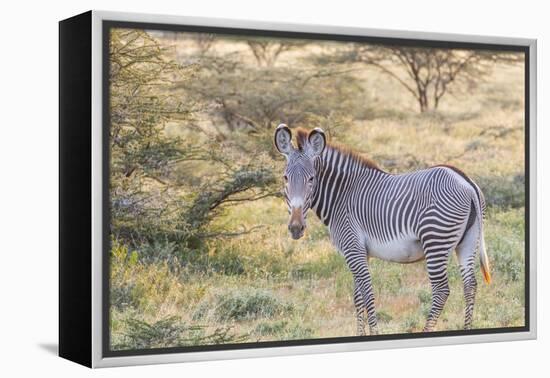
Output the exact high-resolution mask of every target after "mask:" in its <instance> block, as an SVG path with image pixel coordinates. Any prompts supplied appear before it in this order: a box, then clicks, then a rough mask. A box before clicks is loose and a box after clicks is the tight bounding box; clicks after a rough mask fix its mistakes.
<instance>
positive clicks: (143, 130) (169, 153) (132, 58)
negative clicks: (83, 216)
mask: <svg viewBox="0 0 550 378" xmlns="http://www.w3.org/2000/svg"><path fill="white" fill-rule="evenodd" d="M109 58H110V72H109V79H110V87H109V88H110V120H111V127H110V163H111V164H110V199H111V214H112V217H111V220H112V222H111V227H112V231H113V232H114V234H115V235H116V236H117V237H120V238H123V239H124V240H125V241H126V242H128V243H130V244H134V245H139V244H140V243H145V242H150V241H152V240H154V239H156V238H158V237H161V238H162V239H163V240H173V241H178V242H184V243H185V242H187V241H189V240H190V239H192V238H193V239H195V240H196V239H197V238H199V239H200V238H201V236H204V235H207V234H208V233H207V228H208V226H209V223H210V222H211V220H212V219H213V218H214V217H215V216H217V215H219V214H220V209H221V208H222V207H223V206H225V205H226V204H230V203H237V202H241V201H250V200H255V199H259V198H261V196H262V195H264V194H266V192H267V190H268V186H269V185H270V184H271V183H272V182H273V177H272V176H271V175H270V172H269V171H266V170H265V169H264V168H263V167H261V166H260V167H258V166H257V165H254V164H249V163H248V162H247V161H244V160H243V159H236V158H234V157H233V156H231V155H229V153H228V151H226V150H225V148H226V146H224V145H220V144H219V143H216V142H215V141H211V140H208V138H206V141H204V140H203V141H202V142H199V143H197V141H196V140H183V139H182V138H178V137H174V136H167V134H166V132H165V129H166V126H167V125H168V124H169V123H171V124H177V125H180V126H185V129H191V128H192V127H193V120H194V116H195V114H196V112H197V111H198V110H200V109H201V104H200V103H199V101H196V100H195V99H193V98H191V97H189V96H186V95H185V93H183V92H182V91H178V88H181V87H185V86H189V85H191V83H192V82H193V81H194V80H197V77H196V73H197V70H198V66H197V65H196V64H191V65H182V64H178V63H177V62H175V61H174V60H173V59H171V58H170V52H169V51H168V50H167V49H166V48H164V47H162V46H161V45H160V44H159V42H158V41H157V40H156V39H155V38H153V37H151V36H150V35H149V34H147V33H146V32H144V31H141V30H135V29H133V30H123V29H116V30H114V31H112V34H111V39H110V46H109ZM197 161H204V162H206V163H207V165H208V166H209V167H210V168H211V174H209V175H205V177H204V178H202V179H201V180H199V181H198V182H190V180H188V179H185V178H182V177H181V176H180V174H179V173H178V169H184V168H185V165H186V164H192V163H194V162H197ZM220 232H221V231H220Z"/></svg>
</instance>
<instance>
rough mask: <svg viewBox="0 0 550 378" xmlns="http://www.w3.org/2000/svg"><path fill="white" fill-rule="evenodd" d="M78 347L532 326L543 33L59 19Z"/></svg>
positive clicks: (230, 344) (143, 359)
mask: <svg viewBox="0 0 550 378" xmlns="http://www.w3.org/2000/svg"><path fill="white" fill-rule="evenodd" d="M59 27H60V29H59V30H60V33H59V38H60V39H59V43H60V49H59V51H60V55H59V62H60V63H59V73H60V75H59V77H60V82H59V86H60V88H59V89H60V98H59V116H60V121H59V127H60V151H59V158H60V181H59V184H60V193H59V200H60V225H59V226H60V229H59V243H60V247H59V263H60V269H59V303H60V305H59V354H60V356H62V357H64V358H67V359H70V360H73V361H75V362H78V363H80V364H83V365H86V366H90V367H109V366H122V365H137V364H150V363H166V362H183V361H201V360H214V359H230V358H242V357H257V356H280V355H290V354H301V353H321V352H323V353H325V352H342V351H355V350H369V349H381V348H395V347H413V346H428V345H444V344H454V343H477V342H492V341H503V340H521V339H532V338H535V337H536V285H535V283H536V244H535V241H536V237H535V229H536V227H535V222H536V198H537V197H536V191H535V189H536V181H535V180H536V150H535V148H536V107H535V105H536V41H535V40H530V39H519V38H503V37H485V36H468V35H450V34H439V33H418V32H405V31H389V30H374V29H359V28H346V27H335V26H322V25H294V24H272V23H262V22H252V21H236V20H221V19H208V18H188V17H176V16H159V15H145V14H130V13H113V12H98V11H90V12H87V13H84V14H81V15H78V16H75V17H73V18H70V19H67V20H64V21H61V22H60V24H59Z"/></svg>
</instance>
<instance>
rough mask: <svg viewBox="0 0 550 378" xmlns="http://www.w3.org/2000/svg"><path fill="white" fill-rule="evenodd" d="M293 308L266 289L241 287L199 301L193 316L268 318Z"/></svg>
mask: <svg viewBox="0 0 550 378" xmlns="http://www.w3.org/2000/svg"><path fill="white" fill-rule="evenodd" d="M293 310H294V306H293V305H292V304H291V303H286V302H284V301H282V300H280V299H279V298H277V297H276V296H275V295H273V293H271V292H269V291H267V290H262V289H254V288H243V289H240V290H238V289H233V290H229V291H226V292H221V293H217V294H215V295H214V296H213V297H211V298H209V299H207V300H206V301H203V302H201V303H200V304H199V306H198V307H197V309H196V311H195V314H194V318H195V319H202V318H205V317H208V316H213V317H215V318H216V319H217V320H219V321H229V320H234V321H241V320H251V319H258V318H268V319H269V318H273V317H275V316H277V315H282V314H284V313H288V312H291V311H293Z"/></svg>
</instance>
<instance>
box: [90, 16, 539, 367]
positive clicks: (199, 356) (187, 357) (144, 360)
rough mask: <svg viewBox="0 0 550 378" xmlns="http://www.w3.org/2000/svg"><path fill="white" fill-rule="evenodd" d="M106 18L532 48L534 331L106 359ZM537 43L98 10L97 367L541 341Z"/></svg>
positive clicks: (94, 177)
mask: <svg viewBox="0 0 550 378" xmlns="http://www.w3.org/2000/svg"><path fill="white" fill-rule="evenodd" d="M104 20H113V21H128V22H144V23H158V24H181V25H196V26H213V27H226V28H240V29H256V30H273V31H288V32H306V33H322V34H341V35H353V36H369V37H385V38H410V39H423V40H437V41H452V42H465V43H469V42H470V43H488V44H503V45H517V46H526V47H529V62H530V65H529V68H530V70H529V72H530V83H529V84H530V86H529V88H530V93H529V100H530V101H529V105H530V108H529V119H530V125H529V126H530V128H529V136H530V140H529V144H530V151H529V161H530V166H529V178H530V211H529V214H530V217H529V225H530V235H529V245H530V251H529V253H530V260H529V261H530V266H529V278H530V282H529V288H530V312H529V314H530V319H529V324H530V331H529V332H513V333H499V334H484V335H460V336H459V335H457V336H445V337H435V338H419V339H400V340H382V341H366V342H352V343H338V344H319V345H303V346H284V347H268V348H252V349H235V350H222V351H204V352H186V353H167V354H149V355H140V356H124V357H103V355H102V334H103V332H102V316H103V310H102V303H101V297H102V277H103V275H102V267H103V264H102V256H103V252H102V240H103V236H102V230H103V227H102V219H103V214H102V197H101V196H102V186H103V183H102V178H103V172H102V156H103V153H102V128H103V125H102V105H103V101H102V85H103V77H102V59H103V58H102V47H103V46H102V37H103V30H102V22H103V21H104ZM536 78H537V41H536V39H524V38H506V37H490V36H478V35H462V34H442V33H427V32H409V31H398V30H380V29H366V28H355V27H340V26H328V25H313V24H310V25H307V24H287V23H271V22H260V21H243V20H230V19H216V18H202V17H182V16H168V15H154V14H138V13H123V12H106V11H92V367H94V368H96V367H115V366H130V365H144V364H159V363H174V362H192V361H206V360H222V359H235V358H252V357H268V356H286V355H298V354H312V353H334V352H351V351H362V350H373V349H389V348H403V347H409V348H410V347H425V346H437V345H450V344H466V343H482V342H497V341H513V340H528V339H536V337H537V331H536V329H537V324H536V320H537V316H536V315H537V291H536V282H537V279H536V273H537V270H536V257H537V256H536V255H537V237H536V234H537V206H536V204H537V137H536V131H537V128H536V123H537V87H536V84H537V79H536Z"/></svg>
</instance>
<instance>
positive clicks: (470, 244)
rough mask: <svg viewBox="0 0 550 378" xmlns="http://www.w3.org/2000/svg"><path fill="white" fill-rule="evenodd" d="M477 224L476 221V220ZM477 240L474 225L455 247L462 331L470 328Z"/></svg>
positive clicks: (472, 311)
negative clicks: (461, 289)
mask: <svg viewBox="0 0 550 378" xmlns="http://www.w3.org/2000/svg"><path fill="white" fill-rule="evenodd" d="M476 222H477V220H476ZM478 240H479V227H478V225H477V224H474V225H473V226H472V227H470V229H469V230H468V231H467V232H466V234H465V235H464V239H463V240H462V242H461V243H460V244H459V245H458V246H457V247H456V255H457V257H458V264H459V266H460V274H461V276H462V283H463V285H464V305H465V307H464V329H471V328H472V320H473V314H474V303H475V296H476V290H477V280H476V275H475V270H474V267H475V264H474V261H475V257H476V250H477V246H478Z"/></svg>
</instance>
